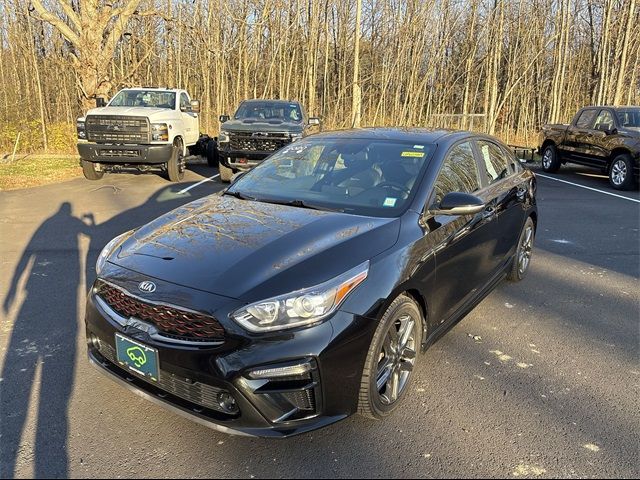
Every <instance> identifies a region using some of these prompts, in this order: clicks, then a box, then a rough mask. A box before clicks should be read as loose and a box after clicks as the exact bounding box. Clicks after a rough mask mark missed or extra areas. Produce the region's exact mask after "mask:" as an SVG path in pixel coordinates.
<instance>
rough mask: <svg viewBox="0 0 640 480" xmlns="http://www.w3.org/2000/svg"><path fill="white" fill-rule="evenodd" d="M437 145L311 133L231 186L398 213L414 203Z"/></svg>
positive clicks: (372, 212) (261, 194) (264, 195)
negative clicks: (413, 200) (324, 136)
mask: <svg viewBox="0 0 640 480" xmlns="http://www.w3.org/2000/svg"><path fill="white" fill-rule="evenodd" d="M433 150H434V146H433V145H432V144H416V143H415V142H401V141H387V140H371V139H355V138H321V139H313V137H310V138H307V139H304V140H300V141H298V142H294V143H292V144H291V145H289V146H288V147H285V148H283V149H281V150H279V151H278V152H276V153H275V154H273V155H272V156H271V157H269V158H268V159H266V160H265V161H264V162H262V163H261V164H260V165H258V166H257V167H256V168H254V169H253V170H251V171H249V172H248V173H246V174H245V175H243V176H242V177H241V178H240V179H238V180H237V181H236V182H235V183H234V184H233V185H232V186H231V187H230V189H229V191H230V192H236V193H238V194H241V195H244V196H248V197H253V198H255V199H256V200H258V201H261V200H262V201H274V200H277V201H280V202H287V201H288V202H290V201H294V202H297V201H302V202H304V203H305V204H308V205H312V206H315V207H323V208H326V209H329V210H337V211H341V212H345V213H354V214H359V215H369V216H378V217H394V216H398V215H400V214H402V212H404V211H405V210H406V208H408V205H409V201H410V199H411V198H412V197H413V195H414V193H415V191H416V190H417V188H418V185H419V183H420V180H421V178H422V176H423V173H424V171H425V169H426V168H427V165H428V164H429V160H430V158H431V153H432V151H433Z"/></svg>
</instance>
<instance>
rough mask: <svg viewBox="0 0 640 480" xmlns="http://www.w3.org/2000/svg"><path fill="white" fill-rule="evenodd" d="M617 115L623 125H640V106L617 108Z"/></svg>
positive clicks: (636, 126)
mask: <svg viewBox="0 0 640 480" xmlns="http://www.w3.org/2000/svg"><path fill="white" fill-rule="evenodd" d="M616 115H617V117H618V121H619V122H620V125H621V126H622V127H635V128H638V127H640V108H628V109H625V110H616Z"/></svg>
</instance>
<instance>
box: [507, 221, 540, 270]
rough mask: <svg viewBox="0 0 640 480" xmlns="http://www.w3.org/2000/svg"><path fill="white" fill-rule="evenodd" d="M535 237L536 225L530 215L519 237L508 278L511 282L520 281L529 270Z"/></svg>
mask: <svg viewBox="0 0 640 480" xmlns="http://www.w3.org/2000/svg"><path fill="white" fill-rule="evenodd" d="M534 237H535V225H534V224H533V219H532V218H531V217H528V218H527V221H526V222H524V227H523V228H522V232H520V237H519V238H518V249H517V250H516V254H515V256H514V257H513V262H512V264H511V270H509V272H508V273H507V280H509V281H510V282H519V281H520V280H522V279H523V278H524V277H525V275H526V274H527V272H528V271H529V265H530V264H531V253H532V251H533V240H534Z"/></svg>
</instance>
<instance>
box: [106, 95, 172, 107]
mask: <svg viewBox="0 0 640 480" xmlns="http://www.w3.org/2000/svg"><path fill="white" fill-rule="evenodd" d="M175 104H176V94H175V93H174V92H163V91H161V90H122V91H121V92H120V93H118V94H117V95H116V96H115V97H113V100H111V102H109V106H110V107H150V108H171V109H173V108H174V107H175Z"/></svg>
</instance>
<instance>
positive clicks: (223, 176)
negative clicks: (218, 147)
mask: <svg viewBox="0 0 640 480" xmlns="http://www.w3.org/2000/svg"><path fill="white" fill-rule="evenodd" d="M218 168H219V169H220V180H221V181H223V182H225V183H229V182H230V181H231V177H233V170H231V169H230V168H229V167H225V166H224V165H223V164H222V163H221V164H220V165H219V166H218Z"/></svg>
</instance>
